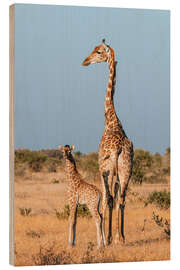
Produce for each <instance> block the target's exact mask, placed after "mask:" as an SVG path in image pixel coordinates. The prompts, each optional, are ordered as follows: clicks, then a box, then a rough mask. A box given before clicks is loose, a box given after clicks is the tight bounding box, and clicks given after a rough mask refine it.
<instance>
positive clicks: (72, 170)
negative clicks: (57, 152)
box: [65, 154, 79, 182]
mask: <svg viewBox="0 0 180 270" xmlns="http://www.w3.org/2000/svg"><path fill="white" fill-rule="evenodd" d="M65 160H66V174H67V177H68V179H69V180H70V181H71V182H72V181H74V182H78V179H77V177H76V176H77V175H78V174H79V173H78V171H77V168H76V162H75V160H74V158H73V156H72V154H70V155H69V156H68V157H66V159H65Z"/></svg>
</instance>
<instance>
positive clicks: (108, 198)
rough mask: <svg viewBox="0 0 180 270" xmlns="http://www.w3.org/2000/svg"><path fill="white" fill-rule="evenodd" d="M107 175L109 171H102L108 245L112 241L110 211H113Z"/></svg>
mask: <svg viewBox="0 0 180 270" xmlns="http://www.w3.org/2000/svg"><path fill="white" fill-rule="evenodd" d="M109 175H110V172H109V171H107V172H104V173H103V178H104V185H105V189H106V196H107V204H108V207H109V228H108V245H110V244H111V242H112V211H113V197H112V195H111V194H110V191H109V184H108V177H109Z"/></svg>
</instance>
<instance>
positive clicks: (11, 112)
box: [9, 5, 15, 265]
mask: <svg viewBox="0 0 180 270" xmlns="http://www.w3.org/2000/svg"><path fill="white" fill-rule="evenodd" d="M14 9H15V8H14V5H11V6H10V7H9V177H10V179H9V208H10V209H9V263H10V264H12V265H14Z"/></svg>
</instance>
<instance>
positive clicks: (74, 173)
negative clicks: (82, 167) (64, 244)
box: [59, 145, 105, 247]
mask: <svg viewBox="0 0 180 270" xmlns="http://www.w3.org/2000/svg"><path fill="white" fill-rule="evenodd" d="M59 148H60V150H61V151H62V153H63V157H64V159H65V162H66V175H67V179H68V181H69V185H68V201H69V208H70V216H69V240H68V246H69V247H70V246H74V245H75V240H76V220H77V207H78V205H79V204H86V205H87V207H88V208H89V210H90V212H91V214H92V217H93V219H94V221H95V224H96V230H97V245H98V247H100V246H101V245H103V246H105V237H104V231H103V227H102V215H101V213H100V209H99V208H100V203H101V197H102V195H101V192H100V191H99V190H98V188H97V187H95V186H94V185H91V184H88V183H86V182H85V181H84V180H83V179H82V177H81V175H80V173H79V172H78V170H77V168H76V162H75V159H74V157H73V155H72V153H71V152H72V151H73V150H74V145H72V146H69V145H65V146H64V147H63V146H61V145H60V146H59Z"/></svg>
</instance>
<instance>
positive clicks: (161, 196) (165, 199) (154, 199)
mask: <svg viewBox="0 0 180 270" xmlns="http://www.w3.org/2000/svg"><path fill="white" fill-rule="evenodd" d="M151 203H154V204H155V205H156V206H157V207H160V208H165V209H168V208H169V207H170V192H167V191H166V190H164V191H154V192H152V193H151V194H150V195H149V196H148V198H147V200H146V201H145V206H147V205H148V204H151Z"/></svg>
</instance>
